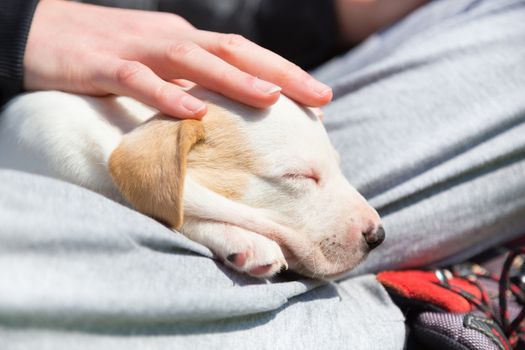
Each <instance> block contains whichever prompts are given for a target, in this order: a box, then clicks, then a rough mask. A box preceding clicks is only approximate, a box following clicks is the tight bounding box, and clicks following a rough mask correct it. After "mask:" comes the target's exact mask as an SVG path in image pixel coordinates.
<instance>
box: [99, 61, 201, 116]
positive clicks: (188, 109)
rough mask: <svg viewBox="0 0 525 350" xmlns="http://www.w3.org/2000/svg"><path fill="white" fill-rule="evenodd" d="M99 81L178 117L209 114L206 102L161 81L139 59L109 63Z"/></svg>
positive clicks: (118, 92)
mask: <svg viewBox="0 0 525 350" xmlns="http://www.w3.org/2000/svg"><path fill="white" fill-rule="evenodd" d="M99 84H100V85H101V87H102V88H103V89H105V90H106V91H108V92H110V93H113V94H116V95H125V96H130V97H133V98H135V99H137V100H139V101H141V102H143V103H145V104H148V105H150V106H152V107H155V108H157V109H158V110H160V111H161V112H163V113H166V114H168V115H171V116H174V117H177V118H181V119H189V118H194V119H198V118H201V117H202V116H204V114H206V110H207V107H206V104H205V103H203V102H202V101H200V100H198V99H197V98H195V97H193V96H191V95H189V94H187V93H186V92H184V91H183V90H182V89H180V88H179V87H177V86H176V85H174V84H171V83H168V82H166V81H164V80H162V79H161V78H159V77H158V76H157V75H156V74H155V73H154V72H153V71H152V70H151V69H150V68H148V67H146V66H145V65H143V64H142V63H140V62H135V61H124V60H123V61H117V62H115V63H113V64H110V65H108V67H106V70H105V72H104V73H103V74H102V79H101V81H100V83H99Z"/></svg>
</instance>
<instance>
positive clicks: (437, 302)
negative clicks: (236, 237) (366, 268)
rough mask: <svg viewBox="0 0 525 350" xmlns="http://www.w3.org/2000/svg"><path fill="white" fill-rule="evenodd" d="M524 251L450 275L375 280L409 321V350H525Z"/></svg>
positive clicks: (496, 254) (497, 254)
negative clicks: (381, 285)
mask: <svg viewBox="0 0 525 350" xmlns="http://www.w3.org/2000/svg"><path fill="white" fill-rule="evenodd" d="M524 259H525V248H523V247H520V248H516V249H513V250H511V251H509V250H508V249H497V250H493V251H491V252H488V253H485V254H484V255H483V256H480V257H478V258H477V259H476V260H475V261H474V262H472V263H465V264H460V265H455V266H452V267H450V268H449V269H438V270H432V271H429V270H407V271H387V272H382V273H379V274H378V275H377V279H378V280H379V282H381V283H382V284H383V286H385V288H386V289H387V291H388V292H389V293H390V295H391V296H392V298H393V300H394V301H395V302H396V303H397V304H398V305H399V306H400V307H401V309H402V310H403V311H404V313H405V315H406V318H407V325H408V328H409V332H408V334H409V336H408V339H407V348H408V349H440V350H447V349H454V350H478V349H483V350H492V349H494V350H511V349H525V322H524V318H525V264H524Z"/></svg>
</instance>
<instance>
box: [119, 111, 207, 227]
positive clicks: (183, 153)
mask: <svg viewBox="0 0 525 350" xmlns="http://www.w3.org/2000/svg"><path fill="white" fill-rule="evenodd" d="M203 139H204V127H203V124H202V122H200V121H197V120H183V121H180V120H176V119H173V118H169V117H165V116H156V117H154V118H152V119H150V120H149V121H147V122H146V123H144V124H143V125H142V126H140V127H139V128H137V129H135V130H133V131H132V132H131V133H129V134H127V135H125V136H124V137H123V139H122V141H121V143H120V145H119V146H118V147H117V148H116V149H115V150H114V151H113V153H112V154H111V156H110V158H109V171H110V174H111V177H112V178H113V182H114V183H115V184H116V185H117V187H118V189H119V190H120V192H121V193H122V195H123V196H124V197H125V198H126V199H127V200H128V201H129V202H130V203H131V204H132V205H133V206H134V207H135V208H136V209H137V210H139V211H140V212H142V213H144V214H146V215H149V216H151V217H154V218H156V219H158V220H159V221H161V222H163V223H165V224H168V225H169V226H170V227H173V228H175V229H180V227H181V226H182V224H183V214H184V208H183V193H184V177H185V176H186V158H187V156H188V153H189V152H190V150H191V148H192V147H193V145H195V144H196V143H197V142H199V141H201V140H203Z"/></svg>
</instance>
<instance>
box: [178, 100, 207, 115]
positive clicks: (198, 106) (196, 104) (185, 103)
mask: <svg viewBox="0 0 525 350" xmlns="http://www.w3.org/2000/svg"><path fill="white" fill-rule="evenodd" d="M182 107H184V108H186V109H187V110H188V111H190V112H192V113H198V112H200V111H202V110H203V109H204V108H206V105H205V104H204V103H203V102H201V101H199V100H197V99H196V98H194V97H191V96H184V97H183V98H182Z"/></svg>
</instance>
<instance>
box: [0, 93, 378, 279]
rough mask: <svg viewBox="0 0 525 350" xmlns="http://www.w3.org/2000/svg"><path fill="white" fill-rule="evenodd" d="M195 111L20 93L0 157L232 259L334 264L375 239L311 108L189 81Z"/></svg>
mask: <svg viewBox="0 0 525 350" xmlns="http://www.w3.org/2000/svg"><path fill="white" fill-rule="evenodd" d="M190 92H191V93H192V94H193V95H195V96H197V97H198V98H201V99H203V100H205V101H207V103H208V107H209V111H208V113H207V115H206V116H205V117H204V118H203V119H202V121H196V120H183V121H181V120H176V119H173V118H169V117H166V116H163V115H160V114H158V113H157V112H156V111H154V110H152V109H150V108H148V107H146V106H144V105H142V104H140V103H138V102H136V101H134V100H132V99H130V98H126V97H106V98H95V97H86V96H78V95H73V94H67V93H62V92H56V91H49V92H36V93H29V94H25V95H21V96H19V97H17V98H15V99H14V100H13V101H11V102H10V104H9V105H8V106H6V108H5V110H4V111H3V112H2V114H1V116H0V150H1V151H0V167H4V168H12V169H18V170H24V171H29V172H33V173H38V174H43V175H47V176H52V177H55V178H59V179H63V180H66V181H69V182H72V183H75V184H78V185H80V186H84V187H86V188H89V189H91V190H94V191H96V192H99V193H101V194H103V195H104V196H107V197H109V198H112V199H114V200H117V201H119V202H121V203H124V204H126V205H131V206H132V207H134V208H135V209H137V210H139V211H140V212H142V213H144V214H146V215H149V216H151V217H153V218H155V219H157V220H159V221H160V222H162V223H164V224H166V225H167V226H169V227H170V228H173V229H175V230H178V231H180V232H182V233H183V234H184V235H186V236H187V237H188V238H190V239H192V240H194V241H196V242H199V243H201V244H203V245H204V246H206V247H208V248H210V249H211V250H212V251H213V252H214V253H215V254H216V255H217V256H218V257H219V258H220V259H221V260H222V261H224V263H225V264H226V265H228V266H230V267H232V268H233V269H236V270H238V271H242V272H245V273H248V274H250V275H253V276H257V277H262V278H265V277H270V276H272V275H274V274H276V273H277V272H279V271H280V270H281V269H283V268H288V267H289V268H291V269H292V270H294V271H296V272H299V273H302V274H304V275H308V276H313V277H317V278H332V277H334V276H337V275H340V274H342V273H344V272H346V271H348V270H350V269H352V268H353V267H355V266H356V265H357V264H358V263H359V262H360V261H362V260H363V259H364V258H365V257H366V255H367V254H368V252H369V251H370V250H371V249H373V248H374V247H376V246H377V245H379V244H380V243H381V242H382V241H383V239H384V236H385V235H384V230H383V228H382V227H381V221H380V218H379V216H378V214H377V212H376V211H375V210H374V209H373V208H372V207H370V206H369V205H368V203H367V202H366V200H365V199H364V198H363V197H362V196H361V195H360V194H359V193H358V192H357V191H356V190H355V189H354V188H353V187H352V186H351V185H350V184H349V183H348V181H347V180H346V179H345V178H344V176H343V175H342V173H341V171H340V168H339V165H338V155H337V154H336V152H335V150H334V148H333V147H332V145H331V144H330V141H329V139H328V136H327V134H326V131H325V129H324V127H323V124H322V123H321V121H320V119H319V117H318V116H317V115H316V114H315V113H314V112H313V111H312V110H310V109H308V108H305V107H302V106H299V105H297V104H296V103H294V102H293V101H291V100H290V99H288V98H286V97H284V96H282V97H281V98H280V99H279V101H278V102H277V103H276V104H275V105H274V106H272V107H271V108H268V109H264V110H259V109H254V108H250V107H247V106H245V105H242V104H239V103H236V102H233V101H231V100H229V99H227V98H225V97H222V96H220V95H217V94H214V93H211V92H209V91H205V90H203V89H200V88H198V87H195V88H193V89H192V90H191V91H190Z"/></svg>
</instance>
